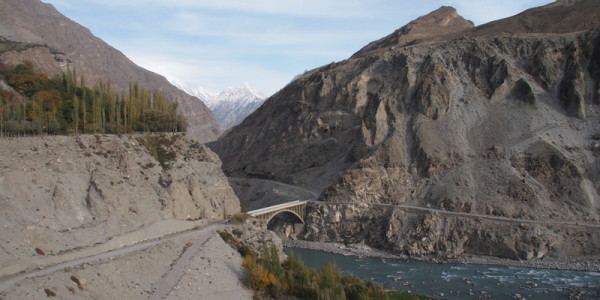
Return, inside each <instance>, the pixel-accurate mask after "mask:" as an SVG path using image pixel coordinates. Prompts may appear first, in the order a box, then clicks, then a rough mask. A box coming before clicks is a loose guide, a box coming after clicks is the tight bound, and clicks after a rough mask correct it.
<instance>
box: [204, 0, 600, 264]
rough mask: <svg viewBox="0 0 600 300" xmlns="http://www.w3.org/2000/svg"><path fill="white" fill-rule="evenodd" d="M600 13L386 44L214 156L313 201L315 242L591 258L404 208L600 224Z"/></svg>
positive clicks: (549, 233) (522, 232)
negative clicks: (308, 193)
mask: <svg viewBox="0 0 600 300" xmlns="http://www.w3.org/2000/svg"><path fill="white" fill-rule="evenodd" d="M565 5H569V6H568V7H567V6H565ZM599 5H600V3H598V2H597V1H588V0H580V1H576V2H568V1H562V2H557V3H556V5H552V6H545V7H539V8H534V9H530V10H527V11H525V12H523V13H521V14H518V15H516V16H514V17H511V18H507V19H503V20H499V21H495V22H492V23H488V24H484V25H481V26H478V27H475V28H473V29H467V30H464V31H461V30H459V31H457V32H453V33H450V34H449V35H447V36H441V37H440V36H433V37H431V39H424V40H422V41H421V42H418V43H409V44H406V45H405V46H401V47H394V46H393V45H394V43H387V41H392V42H394V41H395V39H396V36H394V35H391V36H388V39H387V40H386V38H384V39H383V40H378V41H377V42H378V43H380V44H381V45H383V47H380V48H377V47H374V48H373V50H370V51H363V52H359V53H358V55H354V56H352V57H351V58H350V59H348V60H345V61H342V62H339V63H332V64H329V65H326V66H323V67H320V68H317V69H314V70H312V71H308V72H306V73H305V74H303V75H302V76H301V77H299V78H298V79H296V80H295V81H293V82H292V83H290V84H289V85H287V86H286V87H284V88H283V89H282V90H280V91H279V92H278V93H276V94H275V95H273V96H272V97H270V98H269V99H268V100H267V101H266V102H265V104H264V105H263V106H261V108H259V109H258V110H257V111H256V112H255V113H253V114H252V115H250V116H249V117H248V118H247V119H246V120H245V121H244V122H243V123H242V124H241V125H240V126H237V127H235V128H233V129H232V130H231V131H229V132H228V133H227V134H226V135H224V136H223V137H221V138H220V139H219V140H218V141H216V142H214V143H211V144H210V145H209V146H210V147H211V148H212V149H214V150H215V152H217V153H218V154H219V155H220V157H221V159H222V161H223V169H224V171H225V172H226V173H227V174H228V175H229V176H235V177H246V178H260V179H267V180H274V181H280V182H285V183H288V184H295V185H299V186H303V187H305V188H308V189H311V190H313V191H315V192H317V193H320V197H319V200H320V201H319V202H317V203H315V204H314V205H312V206H309V207H308V208H307V220H306V226H307V232H306V233H305V236H304V237H305V238H307V239H310V240H315V241H325V242H341V243H347V244H348V243H349V244H352V243H366V244H368V245H371V246H374V247H377V248H382V249H385V250H388V251H392V252H394V253H403V254H406V255H409V256H414V255H433V256H438V257H457V256H460V255H469V254H474V255H491V256H498V257H503V258H510V259H519V260H528V259H539V258H543V257H547V256H554V257H566V256H577V255H583V256H585V255H592V254H593V253H597V250H598V249H600V234H599V233H597V232H592V231H586V230H582V231H580V232H576V233H574V232H571V231H570V230H571V229H568V228H562V227H553V226H550V225H544V223H543V222H542V223H541V225H539V224H536V225H535V226H525V225H523V226H521V227H519V228H515V227H513V226H509V224H507V223H502V222H499V221H489V222H488V221H482V220H479V219H477V218H463V217H451V216H449V215H448V216H447V215H440V214H436V213H431V212H430V213H427V212H424V213H415V212H413V211H410V210H406V209H403V208H401V207H396V206H395V205H409V206H417V207H431V208H433V209H438V210H445V211H449V212H458V213H464V214H473V215H490V216H499V217H504V218H512V219H515V220H521V219H523V220H535V221H543V220H548V219H551V220H561V221H564V222H577V221H579V220H583V221H584V222H587V223H591V224H597V223H598V222H599V221H600V211H599V210H598V208H599V207H600V177H598V174H600V165H599V164H598V155H600V154H599V152H598V151H600V148H598V147H596V146H594V145H596V144H595V143H597V142H598V137H599V136H600V128H599V127H598V123H597V119H598V118H599V116H600V107H599V106H600V105H599V104H600V102H599V101H598V100H597V99H600V98H599V96H598V95H600V89H599V87H600V69H599V68H600V63H599V59H598V53H600V28H599V27H598V26H597V25H596V24H597V23H598V21H597V20H596V17H595V16H596V14H597V13H598V12H599V11H600V7H598V6H599ZM565 7H567V8H565ZM560 15H562V16H565V17H566V18H567V19H571V18H575V17H577V20H576V21H575V22H573V24H572V26H571V27H568V26H567V27H565V25H568V24H567V23H568V22H567V21H564V22H563V20H554V19H553V18H554V17H555V16H560ZM524 24H525V25H526V26H525V25H524ZM585 24H588V25H585ZM586 26H587V27H586ZM582 28H585V30H582ZM511 29H514V31H510V30H511ZM507 30H509V31H507ZM540 30H547V31H548V32H541V33H540V32H537V33H536V31H540ZM557 31H558V33H557ZM381 42H383V43H381ZM239 196H240V200H241V201H242V202H244V201H248V200H246V199H244V197H245V196H244V195H242V194H240V195H239ZM242 206H248V204H243V205H242ZM567 231H569V233H566V232H567ZM531 232H535V233H536V234H535V235H533V236H532V234H531Z"/></svg>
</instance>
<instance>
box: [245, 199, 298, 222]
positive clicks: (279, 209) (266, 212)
mask: <svg viewBox="0 0 600 300" xmlns="http://www.w3.org/2000/svg"><path fill="white" fill-rule="evenodd" d="M306 203H308V201H300V200H295V201H291V202H287V203H282V204H277V205H273V206H269V207H264V208H261V209H257V210H252V211H249V212H247V214H248V215H249V216H251V217H253V218H257V219H259V220H262V221H264V222H265V223H266V224H268V223H269V221H271V219H273V218H274V217H275V216H277V215H279V214H281V213H288V214H292V215H294V216H295V217H297V218H298V220H300V222H301V223H303V224H304V223H305V222H304V218H305V216H306Z"/></svg>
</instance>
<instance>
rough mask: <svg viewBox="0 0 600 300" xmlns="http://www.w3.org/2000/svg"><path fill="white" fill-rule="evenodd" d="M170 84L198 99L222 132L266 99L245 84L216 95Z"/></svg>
mask: <svg viewBox="0 0 600 300" xmlns="http://www.w3.org/2000/svg"><path fill="white" fill-rule="evenodd" d="M171 83H172V84H173V85H175V86H177V87H179V88H180V89H181V90H183V91H184V92H186V93H188V94H190V95H192V96H196V97H198V98H199V99H200V100H202V102H204V104H206V106H208V108H210V110H212V112H213V114H214V115H215V119H216V120H217V123H218V124H219V125H220V126H221V128H222V129H223V130H228V129H229V128H232V127H234V126H236V125H238V124H240V123H242V121H243V120H244V119H245V118H246V117H247V116H249V115H250V114H251V113H252V112H254V111H255V110H256V109H258V108H259V107H260V106H261V105H262V104H263V102H265V99H266V97H265V96H264V95H263V94H261V93H260V92H258V91H257V90H255V89H254V88H252V87H251V86H250V85H248V84H247V83H244V84H242V86H240V87H238V88H228V89H226V90H224V91H222V92H220V93H218V94H213V93H210V92H209V91H207V90H205V89H203V88H199V89H196V90H193V89H191V88H189V87H188V86H186V85H185V84H183V83H182V82H178V81H174V80H172V81H171Z"/></svg>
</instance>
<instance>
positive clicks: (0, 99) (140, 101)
mask: <svg viewBox="0 0 600 300" xmlns="http://www.w3.org/2000/svg"><path fill="white" fill-rule="evenodd" d="M0 80H3V81H5V82H6V83H8V85H10V87H12V89H14V91H16V92H17V93H14V92H13V91H11V90H10V89H8V88H6V87H2V85H0V135H3V136H4V135H9V136H10V135H25V134H38V133H50V134H57V133H75V134H78V133H117V134H118V133H126V132H133V131H146V132H148V131H150V132H178V131H185V119H184V118H183V116H182V115H180V114H178V113H177V103H176V102H170V101H168V100H167V99H166V98H165V97H164V96H163V95H162V94H161V93H159V92H157V91H149V90H146V89H143V88H140V87H139V86H138V85H137V84H135V83H132V84H130V86H129V89H128V90H127V91H126V92H125V93H117V92H116V91H115V90H113V89H112V88H111V86H110V84H109V83H107V82H102V83H100V84H96V85H95V86H94V87H93V88H88V87H86V85H85V79H84V78H83V77H79V78H78V77H77V74H76V72H75V71H74V70H67V71H66V72H64V73H63V75H62V76H58V77H55V78H49V77H48V76H47V75H46V74H44V73H42V72H37V71H36V70H35V68H34V66H33V64H32V63H31V62H25V63H23V64H20V65H17V66H16V67H14V68H10V67H7V66H0Z"/></svg>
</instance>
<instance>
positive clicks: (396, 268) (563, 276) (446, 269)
mask: <svg viewBox="0 0 600 300" xmlns="http://www.w3.org/2000/svg"><path fill="white" fill-rule="evenodd" d="M284 251H285V252H286V253H287V254H290V253H291V252H294V253H296V254H299V255H300V257H301V258H302V260H303V261H304V264H305V265H306V266H308V267H312V268H318V267H320V266H321V265H323V264H325V263H327V262H332V263H334V264H335V265H336V266H337V267H338V269H339V270H341V271H342V272H348V273H352V274H354V275H356V276H358V277H361V278H363V279H372V280H374V281H376V282H378V283H380V284H382V285H383V286H384V287H386V288H390V289H395V290H400V291H410V292H411V293H416V294H421V295H426V296H430V297H438V298H444V299H481V298H483V297H488V298H493V299H517V298H518V297H519V296H520V297H522V298H521V299H523V298H524V299H540V300H542V299H543V300H552V299H570V298H569V297H570V296H571V297H578V298H571V299H600V270H599V271H598V272H580V271H563V270H545V269H531V268H520V267H511V266H497V265H468V264H435V263H427V262H421V261H413V260H392V259H380V258H360V257H356V256H344V255H340V254H331V253H327V252H322V251H315V250H307V249H299V248H285V250H284Z"/></svg>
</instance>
